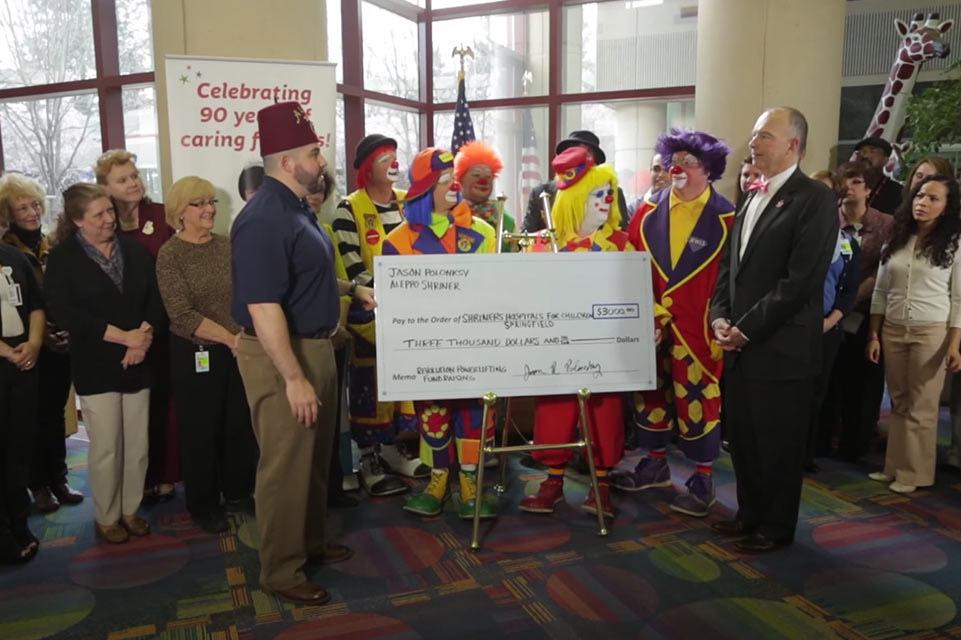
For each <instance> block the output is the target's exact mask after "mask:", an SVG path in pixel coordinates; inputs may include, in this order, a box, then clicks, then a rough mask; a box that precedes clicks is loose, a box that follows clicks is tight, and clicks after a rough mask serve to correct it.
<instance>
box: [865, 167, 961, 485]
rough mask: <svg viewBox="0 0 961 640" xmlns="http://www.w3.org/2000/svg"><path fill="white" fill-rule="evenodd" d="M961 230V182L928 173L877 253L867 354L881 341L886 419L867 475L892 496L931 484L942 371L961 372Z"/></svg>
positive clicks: (874, 353)
mask: <svg viewBox="0 0 961 640" xmlns="http://www.w3.org/2000/svg"><path fill="white" fill-rule="evenodd" d="M959 235H961V205H959V197H958V183H957V181H955V180H954V179H953V178H950V177H946V176H943V175H936V176H931V177H928V178H925V179H924V180H923V181H922V182H921V183H920V184H919V185H917V186H916V187H915V189H914V190H913V193H912V194H911V200H910V201H909V204H908V203H906V205H903V206H902V207H901V208H900V209H899V210H898V211H897V213H896V214H895V222H894V230H893V232H892V234H891V241H890V242H889V243H888V244H887V245H885V247H884V248H883V249H882V251H881V266H880V268H879V269H878V276H877V281H876V283H875V286H874V296H873V297H872V299H871V328H870V334H869V338H868V340H869V341H868V347H867V357H868V359H869V360H871V361H872V362H878V359H879V357H880V355H881V348H882V346H883V348H884V374H885V379H886V380H887V383H888V391H889V392H890V394H891V418H890V420H889V422H888V424H889V430H888V445H887V451H886V454H885V458H884V471H879V472H875V473H872V474H870V477H871V479H872V480H877V481H879V482H889V483H890V484H889V485H888V488H889V489H891V491H895V492H897V493H911V492H912V491H914V490H915V489H916V488H917V487H927V486H930V485H932V484H934V467H935V461H936V458H937V435H938V401H939V398H940V395H941V387H942V386H943V385H944V376H945V369H947V370H948V371H959V370H961V353H959V351H958V347H959V343H961V251H959V248H958V239H959ZM879 332H880V336H879Z"/></svg>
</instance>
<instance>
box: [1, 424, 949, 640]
mask: <svg viewBox="0 0 961 640" xmlns="http://www.w3.org/2000/svg"><path fill="white" fill-rule="evenodd" d="M85 453H86V452H85V445H84V443H82V442H77V441H75V440H73V439H72V440H71V441H70V459H69V462H70V465H71V469H72V471H71V479H70V480H71V483H72V484H73V486H75V487H78V488H84V487H85V478H86V469H85V465H86V460H85ZM634 459H636V457H635V458H634ZM633 461H634V460H633V459H631V460H628V461H627V463H628V464H632V463H633ZM823 462H824V464H822V468H823V470H822V471H821V472H820V473H818V474H817V475H816V476H814V477H813V478H811V479H809V480H808V481H807V482H806V483H805V488H804V498H803V505H802V514H801V525H800V529H799V532H798V537H797V542H796V544H795V545H794V546H793V547H791V548H789V549H786V550H781V551H778V552H776V553H773V554H768V555H764V556H747V555H740V554H738V552H737V551H736V550H735V549H734V547H733V544H731V542H730V541H728V540H725V539H722V538H719V537H717V536H715V535H713V534H712V532H711V531H710V529H709V528H708V526H709V524H710V522H712V521H714V520H716V519H719V518H721V517H727V516H729V515H730V514H731V506H733V505H734V478H733V473H732V472H731V468H730V460H729V458H727V457H726V456H725V457H724V458H722V459H721V460H720V461H719V463H718V469H717V481H718V498H719V504H718V505H717V506H716V507H715V508H714V512H713V513H712V515H711V516H710V517H709V518H707V519H704V520H698V519H694V518H688V517H684V516H681V515H679V514H675V513H674V512H672V511H670V510H669V509H668V503H669V501H670V499H671V497H672V496H673V495H674V492H675V491H677V490H679V489H682V488H683V482H684V480H685V479H686V478H687V475H688V473H689V468H688V467H687V466H686V465H684V464H682V463H681V462H680V460H679V459H677V458H676V457H672V466H673V468H674V482H675V487H674V488H671V489H663V490H655V491H653V492H646V493H644V494H642V495H633V496H623V495H619V496H617V497H616V500H617V506H618V507H619V509H620V513H619V515H618V517H617V519H616V521H615V523H614V525H613V527H612V530H611V534H610V536H609V537H607V538H601V537H598V536H597V534H596V530H595V526H596V523H595V521H594V520H592V519H591V518H589V517H587V516H586V515H585V514H583V513H582V512H581V511H580V510H579V509H578V508H577V507H578V505H579V504H580V502H581V501H582V500H583V498H584V495H585V491H586V485H585V484H584V483H583V482H579V481H571V480H569V481H568V483H567V500H566V504H565V503H562V504H561V505H559V508H558V510H557V512H556V513H555V514H554V515H553V516H543V517H538V516H532V515H529V514H523V513H521V512H519V511H518V510H517V509H516V506H515V505H516V501H517V498H518V496H519V495H521V494H522V492H523V491H524V490H525V488H526V489H532V488H533V487H535V486H536V484H537V483H538V481H539V480H540V478H541V477H542V474H541V473H540V472H537V471H532V470H529V469H525V468H523V467H520V466H519V465H518V464H517V462H514V463H513V470H514V473H513V482H512V484H511V487H510V491H509V494H508V496H509V497H505V498H504V499H503V500H502V503H503V505H504V513H503V515H502V516H501V517H500V519H499V520H497V521H496V523H494V524H493V525H486V526H484V529H483V531H484V535H485V537H484V549H483V550H482V551H481V552H479V553H472V552H471V551H470V549H469V533H470V527H469V523H466V522H462V521H460V520H458V519H457V517H456V513H455V510H454V506H455V505H454V504H452V503H448V505H447V508H446V511H445V513H444V514H443V516H442V517H437V518H432V519H428V520H426V521H419V520H417V519H415V518H414V517H411V516H409V515H408V514H406V513H404V512H403V511H402V510H401V509H400V499H398V498H386V499H375V500H371V499H366V500H365V501H364V503H363V504H362V506H361V507H360V508H359V509H353V510H344V511H335V512H333V513H332V518H331V530H332V531H333V532H334V539H336V540H339V541H342V542H344V543H346V544H348V545H350V546H352V547H353V548H354V549H355V550H356V555H355V556H354V558H352V559H351V560H350V561H348V562H346V563H343V564H341V565H335V566H333V567H327V568H322V569H320V570H318V571H316V572H315V573H313V574H312V575H313V578H314V579H315V580H316V581H317V582H319V583H321V584H323V585H325V586H327V587H328V588H329V589H330V590H331V592H332V595H333V599H332V601H331V604H328V605H326V606H322V607H300V606H292V605H289V604H285V603H282V602H280V601H278V600H276V599H275V598H274V597H272V596H268V595H265V594H264V593H263V592H261V591H260V590H259V588H258V585H257V556H256V551H255V549H256V546H257V535H256V531H255V527H254V523H253V521H252V519H250V518H249V517H244V516H240V517H237V518H235V519H234V520H233V521H232V523H231V530H230V531H229V532H228V533H226V534H223V535H221V536H211V535H208V534H205V533H203V532H202V531H200V530H199V529H197V528H196V527H195V526H193V525H192V523H191V521H190V520H189V518H188V517H187V515H186V512H185V510H184V505H183V500H182V497H180V496H179V495H178V499H177V500H175V501H173V502H169V503H167V504H162V505H158V506H155V507H152V508H150V509H147V510H145V512H146V515H147V517H148V518H149V519H150V521H151V522H152V524H153V530H154V533H153V535H150V536H148V537H146V538H145V539H142V540H137V541H135V542H131V543H129V544H126V545H120V546H108V545H105V544H103V543H100V542H99V541H98V540H96V539H95V537H94V531H93V519H92V515H91V509H92V505H91V501H90V500H89V499H88V500H86V501H84V503H83V504H81V505H79V506H77V507H69V508H61V509H60V510H59V511H58V512H56V513H54V514H52V515H49V516H46V517H43V516H39V515H38V516H34V517H33V518H32V519H31V526H32V528H33V531H34V532H35V533H36V534H37V535H38V536H39V537H40V538H41V539H42V548H41V551H40V554H39V555H38V557H37V558H36V559H34V561H33V562H31V563H29V564H28V565H25V566H21V567H16V568H4V569H2V570H0V639H2V640H14V639H33V638H47V637H49V638H58V639H68V638H69V639H71V640H74V639H81V638H84V639H85V638H105V639H110V640H121V639H123V640H133V639H139V638H164V639H170V640H174V639H176V640H191V639H202V638H203V639H207V638H209V639H212V640H240V639H254V638H258V639H260V638H277V639H279V640H294V639H313V638H324V639H332V638H377V639H398V640H399V639H408V638H458V639H469V638H492V639H493V638H555V639H566V638H594V639H600V638H604V639H606V638H685V639H686V638H696V637H697V636H698V635H699V634H703V635H704V637H705V638H712V639H713V638H717V639H727V638H731V639H742V638H792V639H793V638H827V637H838V638H871V639H877V640H881V639H890V638H961V617H959V614H958V603H959V602H961V474H959V473H951V472H939V479H938V484H937V486H936V487H935V488H933V489H926V490H920V491H918V492H916V493H915V494H913V495H911V496H909V497H904V496H899V495H896V494H893V493H890V492H889V491H887V489H886V488H885V487H884V485H882V484H878V483H876V482H872V481H870V480H868V479H867V477H866V474H867V472H868V471H871V470H874V469H875V468H876V467H875V466H874V465H872V464H865V465H862V466H854V465H848V464H843V463H840V462H834V461H830V460H828V461H823ZM178 491H179V489H178Z"/></svg>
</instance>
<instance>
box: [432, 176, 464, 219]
mask: <svg viewBox="0 0 961 640" xmlns="http://www.w3.org/2000/svg"><path fill="white" fill-rule="evenodd" d="M459 192H460V185H459V184H457V183H456V182H454V171H453V170H452V169H448V170H446V171H444V173H442V174H441V176H440V178H439V179H438V180H437V185H436V186H435V187H434V211H436V212H437V213H443V212H445V211H450V210H451V209H452V208H453V207H454V205H455V204H457V202H458V200H459V199H460V196H459Z"/></svg>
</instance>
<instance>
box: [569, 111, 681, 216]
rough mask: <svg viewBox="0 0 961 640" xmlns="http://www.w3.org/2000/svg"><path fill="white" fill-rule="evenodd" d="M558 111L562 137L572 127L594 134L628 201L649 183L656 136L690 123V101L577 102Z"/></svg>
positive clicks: (649, 184) (645, 188)
mask: <svg viewBox="0 0 961 640" xmlns="http://www.w3.org/2000/svg"><path fill="white" fill-rule="evenodd" d="M561 113H562V117H561V131H563V132H564V135H565V136H566V135H567V134H568V133H569V132H571V131H574V130H576V129H589V130H591V131H593V132H594V133H596V134H597V137H598V138H600V141H601V148H602V149H603V150H604V153H605V155H606V156H607V162H609V163H611V164H612V165H614V167H615V168H616V169H617V179H618V182H619V183H620V187H621V189H623V190H624V196H625V197H626V198H627V200H628V201H630V200H631V198H634V197H637V196H639V195H643V194H644V192H645V191H647V189H648V187H650V186H651V176H650V172H649V171H648V167H649V166H650V162H651V157H652V156H653V155H654V143H655V142H656V140H657V137H658V136H659V135H661V134H662V133H664V132H665V131H668V130H669V129H670V128H671V127H680V128H691V127H693V126H694V101H693V100H677V101H664V100H623V101H618V102H607V103H603V104H601V103H593V102H591V103H579V104H570V105H565V106H564V109H563V110H562V112H561Z"/></svg>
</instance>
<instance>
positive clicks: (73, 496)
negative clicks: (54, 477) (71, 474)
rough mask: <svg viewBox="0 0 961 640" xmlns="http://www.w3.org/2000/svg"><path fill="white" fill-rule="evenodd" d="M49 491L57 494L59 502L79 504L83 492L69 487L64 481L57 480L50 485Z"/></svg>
mask: <svg viewBox="0 0 961 640" xmlns="http://www.w3.org/2000/svg"><path fill="white" fill-rule="evenodd" d="M50 491H52V492H53V495H55V496H57V500H59V501H60V504H80V503H81V502H83V494H82V493H80V492H79V491H77V490H76V489H74V488H73V487H71V486H70V485H69V484H67V483H66V482H58V483H56V484H53V485H50Z"/></svg>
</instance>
